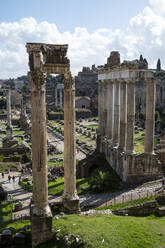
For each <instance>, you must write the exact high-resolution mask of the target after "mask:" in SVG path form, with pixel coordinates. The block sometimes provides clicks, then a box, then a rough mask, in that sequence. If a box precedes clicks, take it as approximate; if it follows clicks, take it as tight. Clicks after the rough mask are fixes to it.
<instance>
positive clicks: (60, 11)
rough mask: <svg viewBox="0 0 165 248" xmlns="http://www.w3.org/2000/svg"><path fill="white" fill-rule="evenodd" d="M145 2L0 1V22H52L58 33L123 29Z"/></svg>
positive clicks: (117, 0) (125, 0) (142, 0)
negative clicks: (26, 18) (77, 30)
mask: <svg viewBox="0 0 165 248" xmlns="http://www.w3.org/2000/svg"><path fill="white" fill-rule="evenodd" d="M147 3H148V1H147V0H1V1H0V10H1V14H0V22H3V21H5V22H14V21H19V20H20V19H21V18H24V17H34V18H35V19H36V20H37V21H38V22H41V21H48V22H49V23H56V25H57V26H58V28H59V30H60V31H61V32H63V31H73V30H74V28H75V27H87V28H88V30H89V31H94V30H95V29H98V28H113V29H116V28H124V27H125V26H127V25H128V23H129V20H130V19H131V18H132V17H133V16H135V15H137V14H138V13H139V12H141V11H142V9H143V8H144V7H145V6H146V5H147Z"/></svg>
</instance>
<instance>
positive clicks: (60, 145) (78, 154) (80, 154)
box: [47, 132, 86, 160]
mask: <svg viewBox="0 0 165 248" xmlns="http://www.w3.org/2000/svg"><path fill="white" fill-rule="evenodd" d="M47 137H48V140H49V142H50V143H51V144H53V145H54V146H56V147H57V149H58V150H59V151H61V152H63V151H64V142H63V141H62V140H60V139H58V138H57V137H55V136H54V135H53V134H52V133H50V132H47ZM85 157H86V155H85V154H84V153H83V152H81V151H79V152H76V159H78V160H81V159H84V158H85Z"/></svg>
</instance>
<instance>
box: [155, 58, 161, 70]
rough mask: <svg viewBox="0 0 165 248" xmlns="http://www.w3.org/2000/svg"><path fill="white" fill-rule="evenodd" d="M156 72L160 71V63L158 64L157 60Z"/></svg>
mask: <svg viewBox="0 0 165 248" xmlns="http://www.w3.org/2000/svg"><path fill="white" fill-rule="evenodd" d="M156 70H157V71H161V62H160V59H158V61H157V66H156Z"/></svg>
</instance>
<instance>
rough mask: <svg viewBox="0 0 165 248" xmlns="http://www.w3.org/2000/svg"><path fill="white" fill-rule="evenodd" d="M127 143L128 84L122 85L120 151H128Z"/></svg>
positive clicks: (123, 83)
mask: <svg viewBox="0 0 165 248" xmlns="http://www.w3.org/2000/svg"><path fill="white" fill-rule="evenodd" d="M126 141H127V84H126V82H125V81H121V83H120V149H121V150H122V151H125V150H126Z"/></svg>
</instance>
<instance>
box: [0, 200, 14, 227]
mask: <svg viewBox="0 0 165 248" xmlns="http://www.w3.org/2000/svg"><path fill="white" fill-rule="evenodd" d="M10 222H11V206H10V204H8V203H7V202H3V203H2V204H0V229H1V228H3V227H5V226H6V225H7V224H9V223H10Z"/></svg>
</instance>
